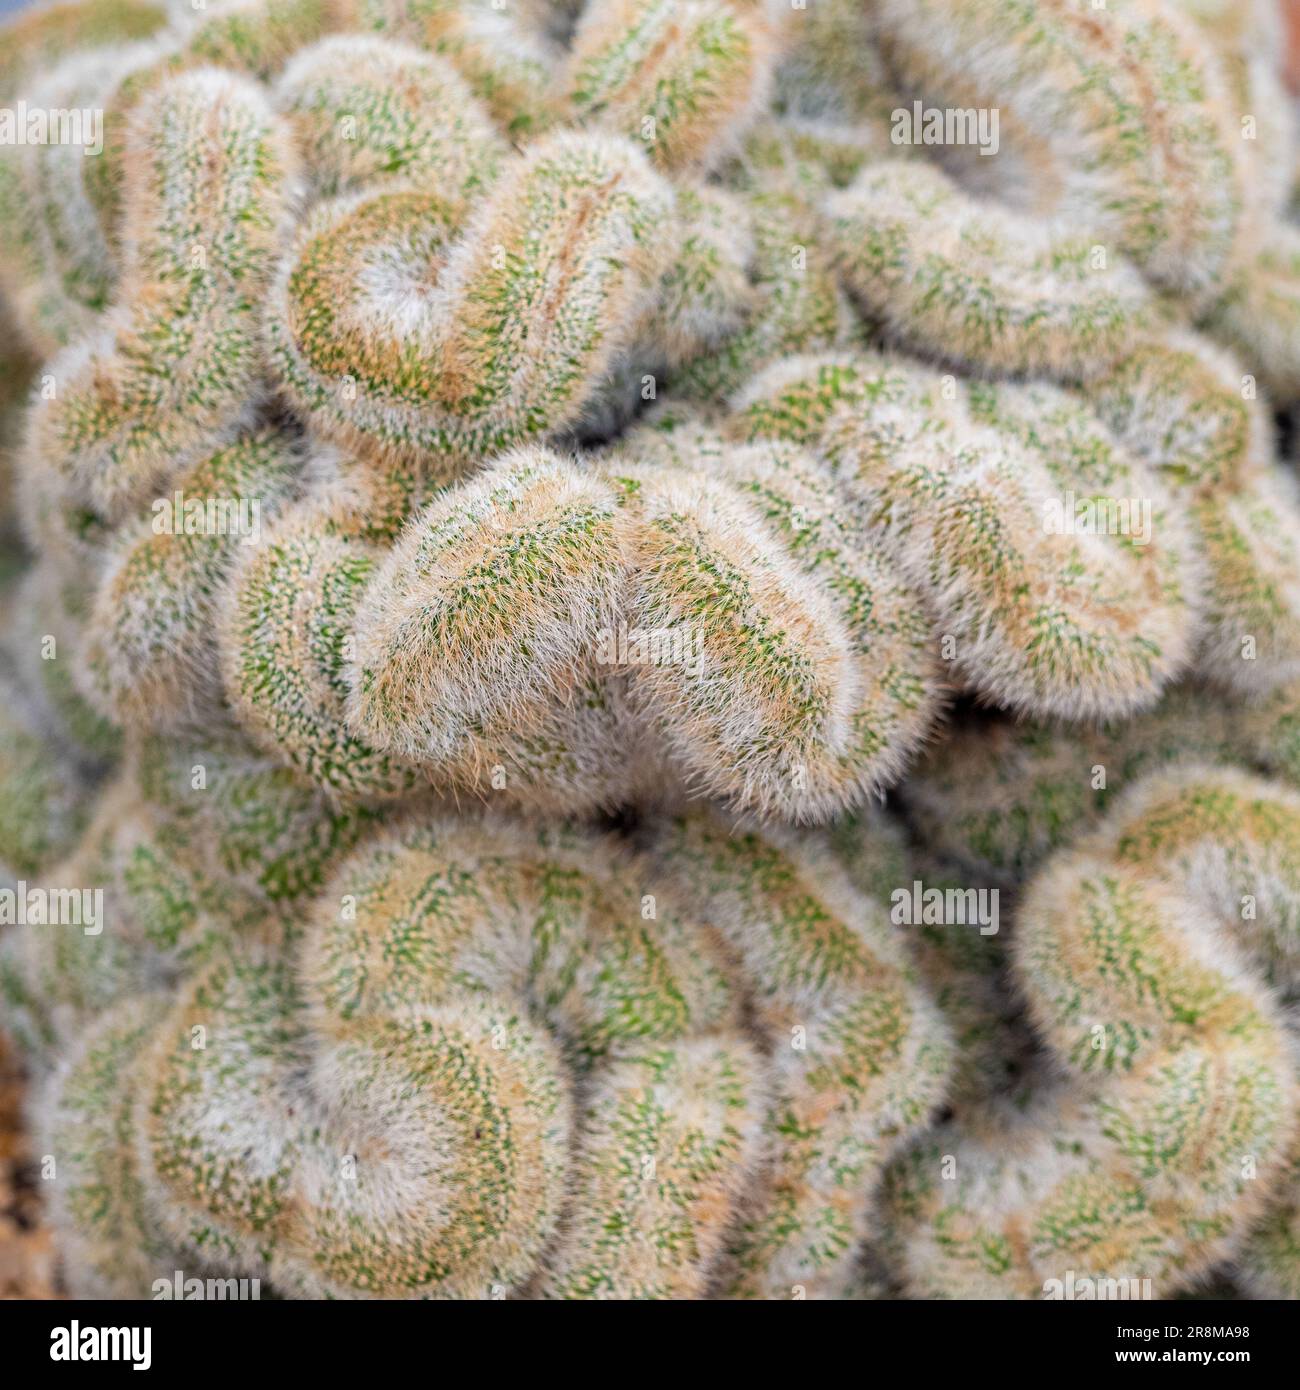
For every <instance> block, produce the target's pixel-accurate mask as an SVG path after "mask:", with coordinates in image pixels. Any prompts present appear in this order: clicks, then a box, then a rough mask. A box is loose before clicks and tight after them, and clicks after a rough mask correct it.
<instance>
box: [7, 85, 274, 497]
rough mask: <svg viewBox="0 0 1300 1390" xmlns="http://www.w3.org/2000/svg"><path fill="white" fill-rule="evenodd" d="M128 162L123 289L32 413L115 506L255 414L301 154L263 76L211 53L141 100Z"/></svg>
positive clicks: (47, 452)
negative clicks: (269, 300)
mask: <svg viewBox="0 0 1300 1390" xmlns="http://www.w3.org/2000/svg"><path fill="white" fill-rule="evenodd" d="M128 166H129V167H128V187H127V206H128V209H129V213H130V216H129V218H128V220H127V223H126V226H125V227H124V231H123V240H124V242H125V244H126V245H127V246H128V247H129V249H130V260H129V263H128V264H127V265H126V267H125V268H124V277H123V279H124V287H123V289H122V291H121V293H120V295H119V302H118V304H117V305H116V306H115V307H114V309H113V310H112V311H111V312H110V313H109V314H108V315H107V317H106V319H105V323H104V326H103V327H102V328H99V329H97V330H96V331H95V332H94V334H93V335H92V336H91V337H89V338H88V339H86V340H85V341H83V342H81V343H78V344H76V345H74V346H72V347H70V348H69V349H67V352H66V353H65V354H64V355H61V356H60V357H58V358H56V359H55V360H54V361H53V362H51V363H50V366H49V374H50V376H51V377H52V378H53V379H54V383H55V391H54V393H53V394H52V395H50V396H49V397H47V398H44V399H42V400H41V401H40V403H39V406H38V408H37V409H36V411H35V412H34V414H33V418H32V420H31V425H30V447H31V448H32V449H33V450H34V451H35V452H36V453H37V455H38V456H39V457H40V459H41V462H42V464H43V465H44V466H45V467H47V468H52V469H54V470H55V471H56V472H57V473H58V475H59V476H60V478H61V479H62V480H63V482H64V484H65V485H66V487H67V488H68V490H69V491H70V492H71V493H72V494H73V495H74V496H75V497H77V498H79V499H81V500H83V501H84V502H85V503H86V504H87V505H88V506H90V507H92V508H94V509H95V510H96V511H99V512H101V513H103V514H104V515H105V516H106V518H107V519H109V520H111V521H118V520H121V519H122V517H123V516H124V515H125V514H126V513H127V512H128V511H129V510H130V509H132V508H134V507H135V506H137V505H139V504H140V503H141V502H142V501H144V500H146V499H147V498H148V497H149V496H150V490H151V489H153V488H156V487H158V486H159V485H160V484H162V483H163V482H165V481H166V480H167V478H168V477H169V476H171V475H173V474H174V471H175V469H176V467H177V465H178V463H180V462H182V461H184V460H186V459H187V458H192V457H195V456H196V454H197V453H198V452H199V451H200V450H202V449H203V448H204V447H205V446H208V445H211V443H212V442H214V441H218V440H222V439H224V438H227V437H231V436H233V435H234V434H235V433H236V432H237V431H238V429H239V427H240V426H241V425H242V424H244V423H245V422H247V421H248V419H249V416H250V414H251V410H252V407H253V405H254V403H255V400H256V390H257V384H258V382H259V380H260V373H259V366H260V361H261V351H260V341H259V336H258V333H257V328H256V318H255V312H256V309H257V307H258V303H259V300H260V298H261V296H262V295H263V294H264V293H265V287H266V284H267V282H268V280H269V278H270V273H271V268H272V264H273V258H274V256H275V254H276V251H277V249H278V242H279V238H280V237H281V236H282V235H283V233H284V231H285V227H286V222H285V210H286V200H287V197H288V194H289V192H290V181H291V180H292V179H293V178H294V176H295V174H294V171H295V167H296V156H295V155H294V153H293V150H292V147H291V146H290V144H289V143H288V140H287V139H286V137H285V135H284V133H283V131H282V130H281V128H280V127H279V126H278V124H277V122H276V118H275V116H274V114H273V113H272V111H271V109H270V104H269V102H268V101H267V99H266V97H265V96H264V95H263V94H262V93H261V92H259V91H258V89H257V88H256V87H254V86H252V85H251V84H250V83H247V82H245V81H242V80H241V79H239V78H237V77H232V76H230V75H228V74H226V73H222V72H218V71H216V70H208V69H200V70H198V71H196V72H193V73H188V74H186V75H184V76H182V77H178V78H176V79H174V80H173V81H172V82H170V83H168V84H165V85H164V86H162V87H160V88H159V89H158V90H157V92H156V93H154V94H153V96H152V97H151V98H150V99H149V100H148V101H146V102H145V103H143V104H142V106H141V108H140V110H139V111H138V112H137V116H136V120H135V122H134V125H133V127H132V137H131V139H130V141H129V143H128Z"/></svg>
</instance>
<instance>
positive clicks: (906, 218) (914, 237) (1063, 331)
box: [825, 160, 1156, 381]
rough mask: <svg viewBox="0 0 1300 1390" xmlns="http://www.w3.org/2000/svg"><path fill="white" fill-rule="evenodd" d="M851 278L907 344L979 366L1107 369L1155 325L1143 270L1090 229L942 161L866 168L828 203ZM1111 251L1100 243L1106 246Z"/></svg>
mask: <svg viewBox="0 0 1300 1390" xmlns="http://www.w3.org/2000/svg"><path fill="white" fill-rule="evenodd" d="M825 216H826V218H827V220H828V222H829V224H830V236H831V245H832V246H833V247H834V251H835V256H836V260H837V262H838V263H839V265H840V267H841V270H842V273H843V275H844V278H845V282H846V283H847V284H848V286H849V288H850V289H851V290H852V291H853V293H854V294H855V295H857V296H858V297H859V298H860V299H861V301H862V303H863V304H864V306H865V308H866V309H867V311H868V312H869V313H871V314H874V315H875V316H877V317H878V318H879V319H880V320H881V322H882V323H883V324H884V326H885V327H886V328H887V329H889V331H890V332H891V333H892V334H894V335H895V336H896V337H897V338H898V339H899V340H900V341H902V342H904V343H906V344H907V345H908V346H909V347H911V348H913V349H916V350H918V351H920V352H923V353H925V354H927V355H930V356H935V357H938V358H940V359H945V358H946V359H949V360H951V361H954V362H956V363H958V364H959V365H961V366H963V367H966V368H969V369H973V370H974V371H977V372H983V371H989V372H997V373H1008V374H1012V373H1032V374H1034V375H1036V376H1048V377H1053V378H1063V379H1065V380H1067V381H1069V380H1079V379H1082V378H1084V377H1089V376H1093V375H1096V374H1097V373H1099V372H1104V371H1105V370H1106V369H1107V367H1108V366H1110V364H1111V363H1113V362H1114V361H1115V360H1116V359H1117V358H1118V357H1119V356H1121V354H1123V353H1124V352H1125V350H1126V349H1127V348H1128V347H1129V346H1130V344H1131V343H1132V341H1133V339H1134V337H1135V336H1140V335H1141V334H1142V333H1144V332H1145V331H1146V330H1147V329H1148V328H1149V327H1151V326H1152V325H1153V323H1154V321H1155V318H1156V309H1155V305H1154V304H1153V302H1152V296H1151V293H1150V291H1149V290H1148V289H1147V287H1146V285H1145V283H1144V282H1143V280H1142V277H1141V276H1140V275H1138V273H1137V271H1136V270H1134V269H1133V267H1132V266H1130V265H1128V264H1127V263H1126V262H1125V261H1124V260H1123V259H1121V258H1120V257H1118V256H1116V257H1113V258H1112V259H1110V260H1105V259H1103V260H1102V261H1101V264H1098V263H1097V260H1098V248H1097V247H1096V245H1095V244H1094V243H1093V242H1092V240H1091V238H1090V236H1089V234H1088V233H1087V232H1083V233H1079V232H1078V231H1073V230H1071V231H1069V232H1067V233H1065V234H1062V233H1060V232H1054V231H1053V230H1052V229H1050V228H1049V227H1048V226H1046V225H1044V224H1043V223H1041V222H1039V221H1037V220H1035V219H1031V218H1025V217H1024V216H1023V215H1018V214H1016V213H1015V212H1013V211H1010V210H1008V209H1003V208H1000V207H997V206H996V205H993V206H983V205H981V204H980V202H979V201H978V200H975V199H972V198H970V197H969V196H967V195H964V194H963V193H962V192H961V191H960V189H958V188H957V187H956V186H955V185H954V184H953V183H952V181H951V180H950V179H948V178H946V177H945V176H944V174H943V173H942V172H941V171H940V170H938V169H935V168H932V167H927V166H926V165H923V164H919V163H905V162H902V161H898V160H893V161H890V162H888V163H884V164H877V165H872V166H869V167H868V168H866V169H864V170H863V171H862V172H861V173H860V174H859V175H858V177H857V178H856V179H855V180H854V182H853V184H852V185H851V186H850V187H849V188H847V189H844V190H842V191H840V192H837V193H835V194H833V195H832V196H831V197H830V198H829V199H828V200H827V202H826V206H825ZM1103 255H1104V251H1103Z"/></svg>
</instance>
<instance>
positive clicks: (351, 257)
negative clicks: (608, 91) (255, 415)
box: [268, 134, 671, 477]
mask: <svg viewBox="0 0 1300 1390" xmlns="http://www.w3.org/2000/svg"><path fill="white" fill-rule="evenodd" d="M670 199H671V194H670V191H669V190H668V189H667V187H666V186H665V185H664V184H663V183H662V181H661V180H659V179H658V178H657V177H656V176H655V175H653V174H652V173H651V172H650V170H649V169H648V168H647V167H645V165H644V161H643V159H642V157H641V156H640V155H639V154H638V153H637V152H636V151H635V150H634V149H633V148H632V147H631V146H630V145H627V144H625V143H624V142H620V141H614V140H608V139H605V138H603V137H598V136H583V135H571V134H563V135H556V136H554V137H549V138H546V139H543V140H541V141H539V142H538V143H537V144H536V145H534V146H533V147H532V148H531V149H530V150H529V151H528V152H527V153H525V154H524V155H523V156H521V157H519V158H518V159H517V160H515V161H514V162H512V163H511V164H510V165H509V167H507V168H506V169H505V170H503V172H502V174H501V176H500V179H499V180H498V182H497V183H496V184H495V185H494V186H493V188H492V189H491V190H490V191H489V192H488V193H487V195H486V197H485V198H484V199H483V200H482V201H481V202H479V203H478V204H477V205H476V206H475V208H474V209H473V210H472V212H471V213H470V216H469V220H468V222H467V223H466V224H465V226H464V228H463V231H462V228H461V226H460V219H459V214H460V209H459V207H458V205H457V203H456V202H455V200H454V199H448V197H447V195H446V194H445V193H443V192H441V191H434V190H432V189H430V190H429V191H423V190H421V189H420V188H419V187H412V188H410V189H408V190H405V191H403V192H394V193H387V194H386V193H379V194H376V195H373V196H370V197H366V198H363V199H362V200H361V201H359V202H357V201H354V202H351V203H349V202H343V203H336V204H333V205H329V206H327V207H325V208H323V209H322V210H321V212H320V214H319V215H317V216H315V217H313V218H312V219H311V220H310V221H309V223H308V226H307V230H306V232H305V233H304V234H303V235H302V236H301V237H300V239H299V243H298V246H297V249H296V253H295V254H294V255H293V256H292V257H291V258H290V259H289V261H288V262H287V263H286V269H287V273H285V274H282V275H281V277H280V279H279V281H278V283H277V285H276V288H275V292H274V294H273V296H272V303H271V315H270V318H269V321H268V327H269V332H270V339H271V351H272V355H273V358H274V360H275V363H276V366H277V367H278V369H279V371H280V373H281V374H282V376H283V379H284V383H285V386H286V387H287V389H288V390H289V392H290V394H291V395H292V396H293V397H294V399H295V400H296V401H297V402H298V403H299V404H300V406H301V407H302V408H303V410H304V411H305V412H306V414H307V416H308V418H309V419H310V420H311V421H312V423H313V424H314V425H315V426H316V427H317V428H318V429H319V430H320V431H321V432H322V433H323V434H325V435H327V436H328V437H332V438H337V439H338V440H339V442H340V443H341V444H343V445H345V446H348V447H351V448H354V449H357V450H359V451H360V452H362V453H363V454H365V455H366V456H367V457H375V458H379V459H391V460H394V461H410V462H414V463H421V464H424V465H425V466H428V467H431V468H433V469H435V470H436V471H438V473H439V476H444V477H445V476H446V475H447V474H449V473H454V471H456V470H457V469H458V468H463V467H464V465H465V461H467V460H469V459H472V458H475V457H479V456H481V455H483V454H491V453H494V452H499V451H501V450H502V449H505V448H507V447H509V446H510V445H511V444H513V443H516V442H523V441H524V440H526V439H528V438H530V437H532V436H534V435H536V434H538V433H539V432H542V431H550V430H557V429H559V428H561V427H562V426H563V425H564V424H566V423H567V422H569V421H570V420H572V419H573V418H575V414H576V409H577V408H578V407H579V406H580V405H581V403H582V400H583V397H584V395H585V394H586V393H587V392H589V391H590V390H591V388H592V386H593V385H594V382H595V380H596V378H597V377H598V376H599V374H600V373H601V372H602V371H603V370H604V369H605V368H606V366H607V365H608V364H609V362H610V359H611V354H612V352H613V350H614V348H615V347H616V346H617V345H618V340H619V335H620V333H622V332H623V331H625V326H626V324H627V323H628V322H629V321H630V320H631V319H632V318H633V317H634V315H635V314H636V312H637V310H638V309H639V307H640V305H641V302H642V300H643V299H644V297H645V291H646V286H647V284H648V282H650V281H651V280H652V278H653V275H654V272H655V271H656V269H657V268H658V259H659V253H657V252H655V251H654V250H653V249H652V246H651V245H650V231H651V228H652V227H653V225H654V224H655V222H656V221H657V220H660V219H662V218H664V217H665V216H667V214H668V212H669V209H670V206H671V201H670ZM457 233H462V234H461V235H457ZM367 263H373V264H376V265H384V264H386V263H388V264H391V267H392V269H391V270H390V271H389V278H390V281H391V286H392V288H391V291H390V292H389V294H388V295H387V296H386V295H385V293H384V292H383V285H382V283H381V284H379V285H377V286H376V287H375V288H376V290H377V291H378V293H376V292H374V291H372V290H370V289H367V288H366V284H367V282H366V277H365V275H364V273H363V268H364V266H365V265H366V264H367ZM393 276H396V278H392V277H393ZM556 277H559V280H560V283H559V284H558V285H557V284H553V280H555V278H556ZM433 278H436V281H437V285H438V292H437V294H436V295H432V296H424V295H421V296H419V298H418V299H417V300H416V303H420V302H423V305H424V309H425V312H424V313H423V314H421V313H420V312H418V311H416V312H414V313H413V312H412V309H413V307H414V305H413V304H412V302H411V301H410V299H409V298H408V297H407V294H406V287H407V286H408V285H409V286H414V285H416V284H418V283H421V282H424V281H426V280H431V279H433ZM430 288H432V285H431V286H430ZM386 299H387V302H386ZM525 344H526V345H527V346H526V348H525Z"/></svg>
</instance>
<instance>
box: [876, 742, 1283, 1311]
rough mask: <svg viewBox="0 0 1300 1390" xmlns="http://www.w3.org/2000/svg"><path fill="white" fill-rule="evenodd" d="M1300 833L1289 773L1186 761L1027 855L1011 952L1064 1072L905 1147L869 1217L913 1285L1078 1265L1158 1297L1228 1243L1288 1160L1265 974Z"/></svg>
mask: <svg viewBox="0 0 1300 1390" xmlns="http://www.w3.org/2000/svg"><path fill="white" fill-rule="evenodd" d="M1298 831H1300V798H1297V796H1296V794H1295V793H1293V792H1290V791H1287V790H1285V789H1283V788H1280V787H1277V786H1275V785H1273V784H1270V783H1268V782H1266V781H1262V780H1260V779H1258V778H1252V777H1250V776H1248V775H1245V774H1239V773H1233V772H1229V771H1220V770H1216V769H1207V768H1203V767H1198V766H1196V765H1191V766H1186V767H1183V768H1180V769H1176V770H1174V771H1172V772H1170V773H1157V774H1154V775H1153V776H1151V777H1149V778H1147V779H1145V780H1144V781H1142V782H1141V783H1139V784H1138V785H1136V786H1135V787H1133V788H1132V790H1131V791H1130V793H1129V794H1128V795H1127V797H1126V798H1125V799H1124V800H1123V801H1122V802H1121V803H1120V804H1119V805H1117V806H1116V808H1115V809H1114V810H1113V811H1112V813H1111V814H1110V815H1109V816H1108V817H1107V819H1106V820H1105V821H1104V822H1103V823H1102V825H1101V826H1100V827H1099V828H1098V830H1097V831H1096V832H1094V833H1093V834H1092V835H1091V836H1089V837H1086V838H1085V839H1084V840H1083V841H1082V842H1080V844H1079V845H1078V846H1077V847H1073V848H1068V849H1066V850H1064V851H1061V852H1059V853H1058V854H1057V855H1056V856H1054V857H1053V858H1052V859H1051V860H1049V861H1048V862H1047V863H1046V864H1044V865H1043V867H1042V868H1041V869H1040V870H1039V872H1038V873H1037V874H1036V875H1035V876H1034V878H1033V879H1032V880H1031V882H1030V884H1029V885H1028V887H1027V889H1026V893H1025V897H1024V900H1023V901H1022V903H1021V907H1020V918H1021V920H1020V927H1019V931H1018V934H1017V938H1016V943H1015V951H1014V963H1015V968H1016V971H1017V976H1018V979H1019V982H1020V985H1021V988H1022V989H1023V990H1024V991H1025V995H1026V998H1027V1000H1028V1005H1029V1013H1030V1017H1031V1019H1032V1020H1033V1023H1034V1025H1035V1027H1036V1028H1037V1029H1038V1031H1039V1033H1040V1035H1041V1036H1042V1037H1043V1039H1044V1041H1045V1042H1046V1043H1047V1044H1048V1046H1049V1047H1050V1048H1051V1049H1052V1053H1053V1057H1054V1059H1055V1060H1056V1061H1057V1063H1058V1064H1059V1066H1060V1068H1061V1069H1062V1072H1063V1081H1062V1083H1061V1084H1060V1085H1059V1086H1058V1088H1057V1089H1056V1091H1055V1092H1053V1091H1051V1089H1050V1087H1046V1086H1045V1087H1043V1094H1041V1095H1039V1096H1037V1097H1036V1098H1035V1101H1034V1104H1033V1105H1032V1106H1031V1107H1028V1108H1027V1109H1026V1110H1025V1111H1023V1112H1022V1113H1021V1114H1020V1115H1019V1116H1017V1117H1016V1118H1015V1119H1013V1120H1011V1121H1010V1122H1008V1123H1007V1124H1004V1125H1003V1126H1002V1127H1001V1128H1000V1129H998V1130H995V1131H994V1132H992V1133H988V1132H983V1133H981V1132H979V1130H978V1129H977V1130H976V1131H975V1132H972V1133H970V1134H963V1133H960V1132H958V1133H952V1134H944V1133H939V1134H937V1135H936V1136H935V1137H934V1139H933V1141H931V1140H927V1141H925V1142H924V1143H923V1144H922V1145H921V1146H919V1147H917V1148H916V1149H914V1150H913V1151H912V1152H910V1153H909V1154H908V1155H907V1156H906V1157H905V1158H904V1159H903V1160H900V1162H899V1164H898V1166H897V1168H896V1170H895V1171H894V1172H893V1173H892V1174H891V1176H890V1180H889V1183H888V1184H887V1197H886V1220H887V1223H888V1224H889V1225H890V1228H891V1229H890V1236H889V1240H890V1242H891V1244H892V1246H893V1248H894V1250H895V1252H896V1255H897V1258H898V1261H899V1268H900V1272H901V1274H902V1277H903V1278H904V1280H905V1282H906V1285H907V1287H908V1288H909V1290H910V1291H911V1292H913V1293H915V1294H918V1295H920V1296H929V1297H933V1296H947V1297H997V1296H1008V1295H1011V1296H1015V1295H1019V1296H1022V1297H1023V1296H1029V1297H1042V1296H1043V1293H1044V1291H1045V1290H1047V1289H1048V1286H1049V1285H1050V1283H1051V1281H1052V1280H1058V1281H1060V1280H1063V1279H1064V1278H1065V1275H1066V1272H1067V1271H1074V1272H1076V1275H1077V1276H1081V1277H1089V1278H1124V1279H1136V1280H1139V1281H1143V1280H1150V1281H1151V1284H1152V1286H1153V1288H1154V1290H1155V1292H1156V1296H1166V1295H1167V1294H1168V1292H1169V1290H1170V1289H1171V1288H1173V1287H1176V1286H1177V1284H1178V1283H1179V1282H1181V1281H1186V1280H1188V1279H1194V1278H1195V1277H1196V1275H1197V1274H1198V1273H1199V1272H1202V1271H1204V1270H1206V1269H1208V1268H1211V1267H1213V1265H1214V1264H1215V1262H1216V1261H1218V1260H1220V1259H1222V1258H1224V1256H1225V1255H1230V1254H1231V1253H1233V1251H1234V1249H1235V1248H1236V1246H1238V1245H1239V1244H1240V1243H1241V1241H1242V1239H1243V1237H1244V1236H1245V1235H1247V1234H1248V1233H1249V1231H1250V1229H1251V1226H1252V1224H1253V1222H1254V1221H1255V1220H1256V1219H1257V1217H1258V1216H1259V1214H1260V1212H1261V1210H1262V1209H1263V1208H1264V1207H1265V1205H1266V1203H1267V1202H1268V1199H1269V1197H1270V1195H1272V1194H1273V1193H1275V1192H1276V1191H1277V1190H1278V1189H1279V1188H1280V1187H1281V1188H1283V1190H1285V1183H1286V1179H1287V1176H1288V1167H1289V1146H1290V1144H1291V1142H1292V1138H1293V1135H1294V1130H1295V1122H1296V1115H1295V1105H1296V1096H1295V1085H1294V1073H1293V1070H1292V1068H1293V1063H1292V1061H1291V1058H1290V1048H1289V1042H1288V1038H1287V1030H1286V1023H1285V1018H1284V1015H1283V1014H1282V1011H1281V1010H1280V1008H1279V1006H1278V1003H1277V1001H1276V998H1275V996H1274V995H1272V994H1271V993H1270V992H1269V991H1268V990H1267V989H1266V988H1265V987H1264V984H1263V981H1264V980H1265V979H1269V978H1272V979H1274V980H1276V981H1278V982H1279V983H1281V982H1284V981H1286V980H1287V979H1288V977H1293V974H1294V968H1295V959H1296V922H1297V920H1298V919H1297V910H1298V909H1300V899H1297V897H1296V889H1297V880H1296V877H1295V872H1294V864H1295V852H1296V847H1297V843H1300V842H1298V841H1297V838H1296V837H1297V832H1298ZM1256 893H1261V894H1263V895H1264V896H1263V897H1262V898H1261V899H1260V900H1259V902H1258V908H1259V914H1258V919H1257V920H1256V919H1255V915H1254V913H1253V912H1252V913H1250V914H1248V915H1247V914H1244V913H1243V910H1242V900H1241V895H1243V894H1244V895H1247V897H1249V899H1250V901H1251V902H1252V903H1254V902H1255V896H1254V895H1255V894H1256ZM1244 916H1245V917H1247V920H1243V917H1244ZM944 1153H948V1154H950V1155H951V1156H952V1158H953V1160H954V1162H955V1171H956V1181H955V1182H951V1183H945V1182H944V1181H943V1180H942V1176H941V1169H942V1166H943V1163H942V1155H943V1154H944Z"/></svg>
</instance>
